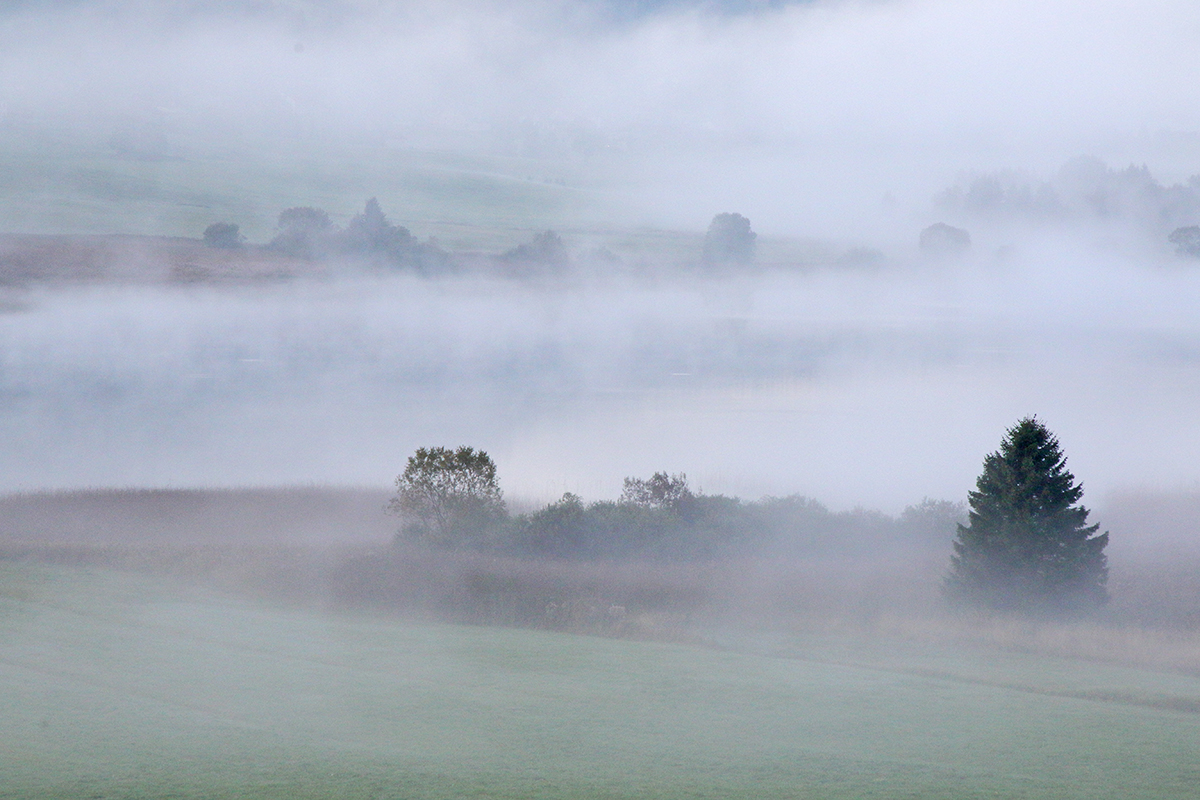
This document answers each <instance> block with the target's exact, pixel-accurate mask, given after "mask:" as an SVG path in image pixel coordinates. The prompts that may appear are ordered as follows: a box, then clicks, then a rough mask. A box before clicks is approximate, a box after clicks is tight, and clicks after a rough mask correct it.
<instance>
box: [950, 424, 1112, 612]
mask: <svg viewBox="0 0 1200 800" xmlns="http://www.w3.org/2000/svg"><path fill="white" fill-rule="evenodd" d="M1066 461H1067V460H1066V458H1065V457H1064V456H1063V454H1062V450H1061V449H1060V448H1059V444H1058V440H1057V439H1056V438H1055V437H1054V435H1053V434H1051V433H1050V431H1049V430H1047V429H1046V426H1045V425H1043V424H1042V423H1041V422H1040V421H1039V420H1038V419H1037V418H1036V417H1026V418H1025V419H1022V420H1021V421H1020V422H1018V423H1017V424H1016V425H1014V426H1013V427H1012V428H1010V429H1009V430H1008V431H1007V434H1006V435H1005V437H1004V441H1003V442H1001V444H1000V450H999V451H997V452H995V453H992V454H990V455H988V456H987V457H986V458H985V459H984V461H983V474H981V475H980V476H979V479H978V481H976V484H975V487H976V489H975V491H973V492H970V493H969V494H968V500H969V502H970V513H969V518H968V520H969V521H968V524H967V525H959V526H958V537H957V539H956V541H955V542H954V554H953V555H952V556H951V558H950V574H949V576H947V579H946V591H947V594H949V595H950V596H951V597H954V598H956V599H960V600H965V601H968V602H972V603H975V604H979V605H984V606H989V607H992V608H1000V609H1025V610H1030V609H1043V610H1057V609H1065V608H1072V607H1080V606H1095V605H1099V604H1101V603H1103V602H1104V601H1105V600H1107V597H1108V595H1107V592H1106V590H1105V584H1106V583H1107V580H1108V567H1107V559H1106V558H1105V556H1104V548H1105V546H1106V545H1107V544H1108V534H1107V533H1104V534H1101V535H1099V536H1097V535H1095V534H1096V531H1097V530H1098V529H1099V525H1090V526H1089V525H1088V524H1087V518H1088V510H1087V509H1086V508H1084V507H1083V506H1081V505H1077V503H1078V501H1079V500H1080V498H1082V497H1083V486H1082V485H1081V484H1079V483H1077V482H1076V481H1075V476H1074V475H1072V474H1071V473H1070V472H1069V471H1068V470H1067V467H1066Z"/></svg>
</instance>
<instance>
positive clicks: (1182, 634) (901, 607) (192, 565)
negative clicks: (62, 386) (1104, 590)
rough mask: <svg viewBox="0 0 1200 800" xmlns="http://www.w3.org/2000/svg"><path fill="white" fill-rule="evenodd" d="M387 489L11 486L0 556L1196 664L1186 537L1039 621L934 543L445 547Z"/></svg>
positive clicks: (241, 589) (625, 627) (665, 622)
mask: <svg viewBox="0 0 1200 800" xmlns="http://www.w3.org/2000/svg"><path fill="white" fill-rule="evenodd" d="M385 500H386V493H385V492H382V491H375V490H366V489H364V490H347V489H329V488H321V487H293V488H283V489H242V490H228V491H217V490H212V491H203V490H162V491H160V490H111V491H93V492H48V493H38V494H24V495H11V496H8V497H4V498H0V512H2V515H0V518H2V519H3V520H4V523H3V528H0V559H3V560H4V561H7V562H10V563H12V562H38V563H47V564H54V565H60V566H67V567H80V566H86V567H105V568H112V569H119V570H133V571H139V572H148V573H153V574H159V575H168V576H172V577H174V578H178V579H184V580H189V581H197V582H200V583H203V584H205V585H208V586H212V587H215V588H217V589H219V590H222V591H229V592H236V593H245V594H250V595H253V596H256V597H262V598H267V599H270V600H272V601H276V602H285V603H289V604H299V605H304V606H307V607H313V608H320V609H325V610H341V611H351V610H353V611H358V612H368V613H373V614H384V615H388V616H396V617H404V618H418V619H426V620H440V621H451V622H460V623H469V624H485V625H507V626H517V627H533V628H542V629H548V630H557V631H565V632H571V633H579V634H589V635H601V636H613V637H622V638H636V639H655V640H668V641H680V642H692V643H697V644H704V643H712V642H713V640H712V639H711V638H710V637H709V636H708V633H709V632H711V631H714V630H720V629H728V628H729V627H730V626H733V627H736V628H754V629H760V630H772V631H775V632H778V633H787V634H800V635H855V636H863V635H866V636H877V637H881V638H884V639H900V640H906V641H912V642H925V643H931V644H970V645H973V646H985V647H992V648H999V649H1004V650H1010V651H1020V652H1031V653H1041V654H1047V655H1055V656H1064V657H1074V658H1086V659H1090V660H1098V661H1107V662H1114V663H1122V664H1129V665H1138V666H1146V667H1152V668H1160V669H1171V670H1180V671H1186V672H1190V673H1200V578H1197V577H1196V576H1198V575H1200V553H1196V552H1191V553H1190V554H1189V552H1187V551H1184V550H1181V549H1180V547H1179V546H1178V543H1176V546H1175V547H1173V548H1171V549H1163V550H1155V549H1154V548H1151V547H1145V548H1142V549H1140V550H1139V549H1135V548H1124V549H1122V550H1119V551H1118V552H1117V554H1116V555H1115V557H1114V558H1113V561H1112V575H1111V579H1110V590H1111V594H1112V600H1111V601H1110V603H1109V604H1108V606H1107V607H1105V608H1104V609H1102V610H1101V611H1100V612H1098V613H1095V614H1092V615H1090V616H1087V617H1080V618H1076V619H1067V620H1063V619H1030V618H1025V617H1019V616H1011V615H1000V614H981V613H977V612H963V611H959V610H955V609H952V608H949V607H947V606H946V605H945V604H944V603H943V602H942V598H941V594H940V586H941V579H942V577H943V575H944V571H945V567H946V558H947V555H946V553H943V552H941V551H939V550H938V549H937V548H935V547H931V546H925V547H921V548H914V549H913V550H912V551H911V552H908V553H906V554H903V555H898V554H897V553H896V552H894V551H891V552H888V553H884V554H882V555H879V556H873V555H871V554H870V553H864V552H862V551H858V552H854V551H849V550H848V551H847V552H846V553H844V554H838V553H823V554H821V555H820V556H819V557H812V558H805V557H803V556H799V555H796V554H794V553H792V554H789V555H788V556H786V557H779V556H777V555H772V554H769V553H767V554H760V555H755V556H751V557H740V558H729V559H721V560H708V561H696V562H673V563H663V562H647V561H633V560H626V561H618V560H595V561H584V560H565V559H551V558H530V557H517V556H506V555H499V554H494V553H482V552H469V551H457V552H451V551H441V550H434V549H430V548H423V547H419V546H414V545H405V546H401V545H396V544H394V543H392V542H391V534H392V532H393V530H392V529H393V527H394V523H395V520H394V519H391V518H388V517H386V516H385V515H384V514H383V513H382V507H383V504H384V502H385ZM1134 505H1136V506H1137V507H1138V508H1139V510H1140V513H1141V514H1143V515H1145V516H1146V517H1147V519H1151V518H1154V515H1153V514H1151V513H1150V510H1149V506H1147V504H1146V502H1145V501H1144V500H1143V501H1139V504H1130V507H1133V506H1134ZM1176 505H1178V503H1177V502H1176ZM1116 516H1117V517H1118V518H1120V519H1121V522H1122V525H1123V526H1129V525H1130V524H1132V522H1133V519H1132V517H1131V516H1130V515H1129V514H1124V515H1120V514H1118V515H1116ZM1157 519H1158V522H1159V523H1160V524H1161V523H1162V519H1161V515H1159V517H1158V518H1157Z"/></svg>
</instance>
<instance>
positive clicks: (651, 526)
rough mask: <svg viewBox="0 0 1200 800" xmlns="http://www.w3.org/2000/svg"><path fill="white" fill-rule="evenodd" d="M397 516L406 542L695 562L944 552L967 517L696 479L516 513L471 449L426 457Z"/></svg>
mask: <svg viewBox="0 0 1200 800" xmlns="http://www.w3.org/2000/svg"><path fill="white" fill-rule="evenodd" d="M396 487H397V493H396V496H395V497H394V498H393V499H392V502H391V504H390V506H389V509H390V510H391V511H392V513H395V514H398V515H399V516H400V517H401V518H402V525H401V529H400V532H399V534H398V540H399V541H416V542H424V543H427V544H432V545H434V546H438V547H445V548H452V549H474V550H478V549H483V550H489V551H493V552H503V553H508V554H511V555H522V556H530V557H550V558H558V559H577V560H589V559H635V558H636V559H651V560H660V561H695V560H707V559H713V558H719V557H725V556H734V555H744V554H750V553H753V552H756V551H759V550H761V549H762V548H765V547H768V546H771V547H776V548H783V549H784V550H787V549H789V548H791V549H793V550H794V551H795V552H796V553H797V554H801V553H802V554H806V555H813V554H821V553H839V552H843V553H844V552H846V551H847V550H853V549H854V548H862V549H863V550H864V551H865V550H866V549H868V548H870V549H877V548H879V547H881V546H882V547H887V546H900V545H901V543H907V544H909V545H910V546H911V545H918V546H929V545H941V546H945V543H946V542H948V541H949V539H950V537H951V536H952V535H953V531H954V526H955V524H956V522H957V520H958V519H960V518H961V517H962V508H961V507H960V506H959V505H958V504H955V503H949V502H944V501H943V502H934V501H926V502H925V503H922V504H921V505H919V506H915V507H911V508H909V509H907V510H906V511H905V512H904V514H902V515H901V516H900V518H898V519H895V518H892V517H888V516H886V515H883V514H878V513H872V512H866V511H852V512H842V513H837V512H831V511H829V510H828V509H827V508H825V507H824V506H823V505H821V504H820V503H818V502H816V501H814V500H810V499H808V498H804V497H800V496H791V497H784V498H773V497H767V498H763V499H762V500H759V501H757V502H744V501H742V500H739V499H737V498H733V497H726V496H724V495H706V494H703V493H700V492H694V491H693V490H692V489H691V488H690V487H689V486H688V483H687V477H686V476H685V475H683V474H682V473H680V474H675V475H671V474H668V473H665V472H656V473H654V474H653V475H652V476H651V477H649V478H645V479H643V478H626V479H625V482H624V489H623V491H622V493H621V496H620V498H618V499H617V500H615V501H613V500H600V501H596V502H592V503H585V502H584V501H583V499H582V498H580V497H579V496H578V495H575V494H572V493H570V492H568V493H566V494H564V495H563V496H562V497H561V498H560V499H559V500H557V501H555V502H553V503H550V504H548V505H547V506H545V507H543V508H542V509H540V510H538V511H536V512H533V513H531V514H523V515H516V516H510V515H509V514H508V513H507V511H506V509H505V507H504V504H503V500H502V494H501V493H500V489H499V485H498V482H497V478H496V466H495V463H494V462H493V461H492V460H491V458H490V457H489V456H488V455H487V454H486V453H484V452H482V451H476V450H473V449H472V448H469V447H460V448H458V449H457V450H451V449H449V448H441V447H434V448H422V449H420V450H418V451H417V452H416V454H415V455H414V456H413V457H411V458H410V459H409V461H408V466H407V467H406V468H405V471H404V473H403V474H402V475H400V476H399V477H398V478H397V479H396Z"/></svg>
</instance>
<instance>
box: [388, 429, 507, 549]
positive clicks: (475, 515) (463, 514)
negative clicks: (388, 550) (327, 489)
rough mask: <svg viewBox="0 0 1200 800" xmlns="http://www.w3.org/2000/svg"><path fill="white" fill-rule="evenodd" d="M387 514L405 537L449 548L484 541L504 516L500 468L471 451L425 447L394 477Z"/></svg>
mask: <svg viewBox="0 0 1200 800" xmlns="http://www.w3.org/2000/svg"><path fill="white" fill-rule="evenodd" d="M388 511H389V512H391V513H393V514H398V515H399V516H400V517H401V518H402V519H403V520H404V524H403V527H402V528H401V533H402V534H403V535H406V536H410V537H414V538H421V539H425V540H428V541H430V542H432V543H434V544H439V545H445V546H464V545H470V544H474V543H477V542H478V540H479V539H481V538H484V537H486V536H487V534H488V533H489V532H490V529H491V528H493V527H494V526H495V525H496V524H497V523H498V522H499V521H501V520H503V518H504V517H505V515H506V508H505V504H504V493H503V492H502V491H501V490H500V484H499V483H498V481H497V480H496V464H495V462H494V461H492V458H491V456H489V455H488V454H487V453H485V452H484V451H483V450H476V449H475V448H473V447H459V448H458V449H456V450H451V449H450V448H447V447H428V448H427V447H422V448H419V449H418V450H417V452H416V453H415V454H413V455H412V456H410V457H409V459H408V464H407V465H406V466H405V468H404V472H403V473H401V474H400V475H399V476H397V478H396V495H395V496H394V497H393V498H392V500H391V502H390V503H389V504H388Z"/></svg>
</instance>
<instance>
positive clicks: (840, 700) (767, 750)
mask: <svg viewBox="0 0 1200 800" xmlns="http://www.w3.org/2000/svg"><path fill="white" fill-rule="evenodd" d="M760 649H761V648H760ZM772 649H773V650H774V651H775V652H774V653H773V654H771V655H765V654H755V653H754V652H751V651H749V650H745V649H717V648H703V647H694V646H685V645H678V644H667V643H647V642H631V641H621V640H612V639H603V638H594V637H583V636H573V635H568V634H561V633H551V632H545V631H533V630H515V629H505V628H483V627H470V626H451V625H441V624H429V623H419V622H411V621H404V620H399V619H396V618H389V617H377V616H368V615H363V614H350V613H345V612H340V613H334V612H327V611H321V610H316V609H305V608H300V607H284V606H279V605H272V604H269V603H265V602H259V601H254V600H250V599H246V598H245V597H241V596H233V595H226V594H220V593H216V592H214V591H212V590H211V589H207V588H203V587H200V586H197V585H196V584H185V583H179V582H176V581H174V580H172V579H169V578H165V577H153V576H147V575H138V574H132V573H125V572H119V571H115V570H110V569H106V568H100V567H67V566H51V565H45V564H37V563H34V562H19V561H8V562H3V563H0V685H2V686H3V689H2V691H0V719H3V720H4V728H5V735H4V737H3V738H2V739H0V741H2V744H0V797H64V798H65V797H71V798H76V797H97V798H100V797H114V798H115V797H122V798H124V797H205V798H213V797H280V798H282V797H289V798H291V797H339V798H368V797H369V798H377V797H393V798H460V797H461V798H466V797H471V798H541V797H545V798H585V797H586V798H618V797H639V798H676V797H680V798H682V797H689V798H710V797H711V798H737V797H746V798H750V797H754V798H774V797H779V798H783V797H789V798H791V797H796V798H802V797H812V798H838V797H846V798H850V797H854V798H859V797H913V798H917V797H920V798H941V797H944V798H969V797H988V798H995V797H1014V798H1015V797H1029V798H1032V797H1056V798H1068V797H1078V798H1105V797H1111V798H1129V797H1138V798H1168V797H1169V798H1184V797H1194V796H1195V789H1196V786H1198V785H1200V713H1198V711H1200V679H1198V678H1195V677H1189V676H1184V675H1178V674H1170V673H1156V672H1151V671H1143V670H1136V669H1130V668H1124V667H1115V666H1105V665H1101V664H1095V663H1088V662H1082V661H1072V660H1068V659H1056V658H1049V657H1045V656H1033V655H1026V656H1023V655H1020V654H1001V653H997V652H995V651H985V650H978V651H973V650H952V649H948V648H944V647H916V646H912V645H910V646H906V647H901V646H900V645H896V646H886V647H885V646H882V645H880V644H879V643H875V644H870V643H867V642H863V641H854V640H851V639H846V638H834V639H831V638H825V639H813V640H804V639H799V638H797V639H790V640H787V641H784V642H777V643H775V644H774V645H773V646H772Z"/></svg>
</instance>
